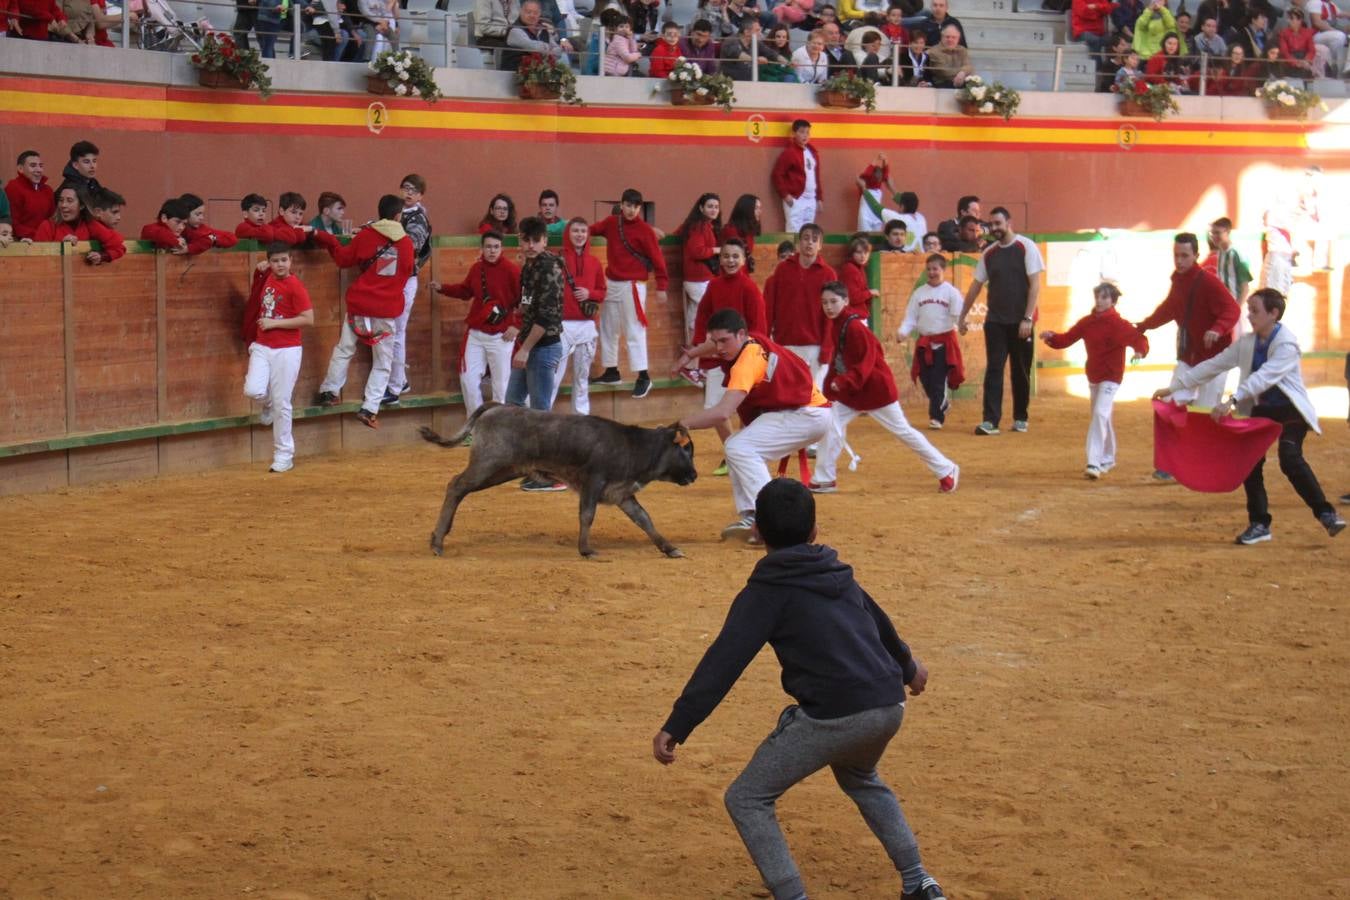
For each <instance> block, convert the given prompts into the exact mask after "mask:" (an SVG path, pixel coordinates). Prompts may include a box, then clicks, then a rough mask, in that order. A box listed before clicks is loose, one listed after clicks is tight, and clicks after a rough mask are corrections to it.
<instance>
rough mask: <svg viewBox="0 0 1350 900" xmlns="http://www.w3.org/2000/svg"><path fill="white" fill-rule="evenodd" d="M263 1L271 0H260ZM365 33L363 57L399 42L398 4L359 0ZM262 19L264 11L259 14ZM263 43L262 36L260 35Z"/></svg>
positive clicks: (378, 52) (370, 57) (365, 57)
mask: <svg viewBox="0 0 1350 900" xmlns="http://www.w3.org/2000/svg"><path fill="white" fill-rule="evenodd" d="M260 2H262V3H267V2H270V0H260ZM356 7H357V9H358V10H360V12H361V20H362V24H361V26H360V27H361V30H362V34H363V38H364V40H363V42H362V47H363V54H364V55H363V56H362V59H374V58H375V57H377V56H379V55H380V54H381V53H383V52H384V51H386V50H388V49H390V47H392V46H393V45H394V44H396V43H397V42H398V5H397V4H396V3H394V2H392V0H390V2H386V0H357V4H356ZM258 18H259V20H260V21H261V19H262V13H259V14H258ZM258 40H259V42H260V43H261V41H262V38H261V37H260V38H259V39H258Z"/></svg>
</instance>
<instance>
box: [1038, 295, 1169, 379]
mask: <svg viewBox="0 0 1350 900" xmlns="http://www.w3.org/2000/svg"><path fill="white" fill-rule="evenodd" d="M1079 338H1082V340H1083V344H1084V345H1085V346H1086V347H1087V366H1086V369H1087V380H1088V383H1089V384H1099V383H1100V382H1103V381H1114V382H1115V383H1116V384H1119V383H1120V380H1121V379H1122V378H1124V377H1125V348H1126V347H1133V348H1134V349H1135V351H1136V352H1137V353H1138V354H1139V355H1140V356H1146V355H1147V354H1148V338H1146V337H1144V335H1143V334H1142V333H1141V332H1140V331H1139V329H1137V328H1135V327H1134V326H1133V325H1131V324H1130V323H1129V322H1126V321H1125V320H1124V319H1122V318H1121V317H1120V313H1118V312H1116V308H1115V307H1114V306H1113V307H1111V308H1110V309H1108V310H1106V311H1105V312H1100V313H1099V312H1091V313H1088V314H1087V315H1086V316H1083V318H1081V319H1079V320H1078V321H1077V322H1075V323H1074V325H1073V327H1072V328H1070V329H1069V330H1068V331H1066V332H1064V333H1063V334H1057V335H1055V336H1054V337H1052V338H1050V339H1049V340H1047V341H1046V345H1047V346H1050V347H1053V348H1054V349H1056V350H1063V349H1064V348H1065V347H1069V346H1071V345H1073V344H1075V343H1077V341H1078V339H1079Z"/></svg>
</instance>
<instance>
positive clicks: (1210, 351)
mask: <svg viewBox="0 0 1350 900" xmlns="http://www.w3.org/2000/svg"><path fill="white" fill-rule="evenodd" d="M1188 301H1189V304H1190V307H1191V315H1190V320H1189V322H1186V323H1184V325H1183V320H1184V319H1185V317H1186V306H1187V303H1188ZM1241 315H1242V310H1240V309H1238V305H1237V301H1236V300H1234V299H1233V295H1232V294H1230V293H1228V288H1226V287H1224V286H1223V282H1222V281H1220V280H1219V279H1217V278H1215V277H1214V275H1212V274H1211V273H1209V272H1206V271H1205V270H1204V269H1202V268H1200V267H1199V266H1191V267H1190V269H1188V270H1187V271H1186V272H1184V273H1183V272H1173V273H1172V290H1170V291H1169V292H1168V293H1167V299H1166V300H1164V301H1163V302H1162V303H1160V304H1159V305H1158V308H1157V309H1155V310H1154V311H1153V313H1152V315H1150V316H1149V317H1148V318H1147V319H1145V320H1144V321H1142V322H1140V323H1139V324H1138V325H1137V326H1136V327H1137V328H1138V329H1139V330H1140V331H1141V332H1143V331H1149V330H1151V329H1154V328H1157V327H1158V326H1159V325H1165V324H1167V323H1168V322H1176V323H1177V328H1178V329H1180V328H1182V327H1185V329H1186V336H1187V345H1186V350H1185V352H1184V353H1179V354H1178V356H1177V362H1184V363H1186V364H1187V365H1189V366H1194V365H1197V364H1199V363H1202V362H1204V361H1205V360H1207V359H1209V358H1210V357H1212V356H1218V355H1219V352H1220V351H1222V350H1223V349H1224V348H1225V347H1227V346H1228V345H1229V344H1230V343H1232V341H1233V336H1232V333H1231V332H1232V330H1233V326H1234V325H1236V324H1237V322H1238V319H1239V318H1240V317H1241ZM1206 331H1217V332H1218V333H1219V339H1218V340H1217V341H1215V342H1214V346H1213V347H1206V346H1205V332H1206ZM1180 343H1181V342H1180V340H1178V342H1177V344H1178V349H1180Z"/></svg>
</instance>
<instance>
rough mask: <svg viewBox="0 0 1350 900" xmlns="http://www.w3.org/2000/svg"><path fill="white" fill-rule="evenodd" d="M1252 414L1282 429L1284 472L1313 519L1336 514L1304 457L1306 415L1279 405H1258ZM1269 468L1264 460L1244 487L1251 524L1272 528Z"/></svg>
mask: <svg viewBox="0 0 1350 900" xmlns="http://www.w3.org/2000/svg"><path fill="white" fill-rule="evenodd" d="M1252 415H1253V416H1261V417H1262V418H1264V419H1271V420H1273V421H1276V422H1279V423H1280V425H1281V426H1282V430H1281V431H1280V440H1279V445H1278V446H1279V457H1280V471H1281V472H1283V473H1284V477H1285V478H1288V479H1289V483H1290V484H1292V485H1293V486H1294V490H1295V491H1297V492H1298V495H1299V496H1300V497H1302V498H1303V502H1304V503H1306V504H1308V508H1309V509H1311V510H1312V514H1313V516H1314V517H1316V516H1320V515H1322V514H1323V513H1328V512H1333V511H1334V510H1333V509H1332V506H1331V504H1330V503H1328V502H1327V498H1326V495H1325V494H1323V493H1322V486H1321V485H1320V484H1318V483H1317V476H1316V475H1314V474H1313V470H1312V466H1310V465H1308V461H1307V460H1306V459H1304V458H1303V439H1304V438H1305V437H1307V436H1308V423H1307V422H1305V421H1303V416H1301V415H1299V412H1298V410H1297V409H1295V408H1294V407H1293V406H1289V405H1287V404H1281V405H1279V406H1263V405H1261V404H1257V405H1256V406H1255V407H1254V408H1253V409H1252ZM1265 467H1266V460H1265V458H1264V457H1262V458H1261V459H1259V460H1257V463H1256V465H1255V466H1254V467H1253V468H1252V472H1251V474H1250V475H1248V476H1247V480H1246V481H1244V482H1242V488H1243V490H1245V491H1246V492H1247V521H1248V522H1259V523H1260V524H1262V525H1266V526H1269V525H1270V506H1269V504H1268V502H1267V500H1266V479H1265V474H1264V469H1265Z"/></svg>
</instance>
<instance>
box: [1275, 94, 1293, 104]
mask: <svg viewBox="0 0 1350 900" xmlns="http://www.w3.org/2000/svg"><path fill="white" fill-rule="evenodd" d="M1276 99H1278V100H1279V101H1280V103H1282V104H1284V105H1285V106H1293V105H1294V95H1293V94H1281V95H1280V96H1279V97H1278V98H1276Z"/></svg>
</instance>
